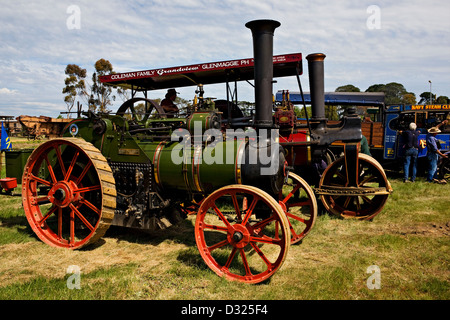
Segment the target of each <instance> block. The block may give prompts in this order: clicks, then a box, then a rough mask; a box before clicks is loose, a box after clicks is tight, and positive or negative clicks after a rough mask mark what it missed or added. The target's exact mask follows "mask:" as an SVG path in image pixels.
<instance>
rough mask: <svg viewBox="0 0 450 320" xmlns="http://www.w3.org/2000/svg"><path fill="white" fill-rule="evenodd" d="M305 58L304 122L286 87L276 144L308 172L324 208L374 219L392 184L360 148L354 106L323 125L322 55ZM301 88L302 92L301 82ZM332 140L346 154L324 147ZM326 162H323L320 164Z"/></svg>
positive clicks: (292, 163)
mask: <svg viewBox="0 0 450 320" xmlns="http://www.w3.org/2000/svg"><path fill="white" fill-rule="evenodd" d="M306 59H307V60H308V70H309V82H310V90H311V111H312V117H311V119H308V117H306V121H303V123H300V122H299V123H298V122H297V121H294V119H295V116H294V111H293V107H292V104H290V101H289V93H288V92H285V94H284V96H283V101H282V103H281V106H280V107H279V108H278V109H277V110H276V112H275V116H274V118H275V123H276V124H278V126H279V127H280V144H281V145H282V146H283V147H284V148H285V150H286V152H287V155H286V159H287V161H288V163H289V165H290V166H292V167H293V168H294V171H295V172H298V173H300V175H301V176H303V177H305V178H306V176H308V177H309V179H308V183H310V184H314V185H315V189H314V193H315V194H316V195H317V196H318V197H319V198H320V200H321V203H322V204H323V205H324V207H325V209H326V210H327V211H328V212H330V213H333V214H335V215H337V216H339V217H342V218H356V219H360V220H370V219H373V218H374V217H375V216H376V215H377V214H378V213H380V212H381V210H382V209H383V207H384V205H385V203H386V200H387V198H388V196H389V195H390V194H391V193H392V191H393V190H392V187H391V185H390V183H389V181H388V179H387V177H386V174H385V173H384V170H383V168H382V166H381V165H380V164H379V163H378V161H376V160H375V159H374V158H372V157H371V156H368V155H366V154H362V153H360V152H359V151H360V141H361V138H362V133H361V119H360V118H359V116H358V115H357V114H356V113H355V110H353V109H349V112H348V115H347V116H344V117H343V118H342V119H341V121H340V123H338V124H335V125H327V119H326V118H325V102H324V97H325V95H324V59H325V55H324V54H321V53H317V54H310V55H308V56H307V57H306ZM297 76H298V75H297ZM298 82H299V85H300V81H298ZM300 92H301V93H302V92H303V91H302V89H301V85H300ZM303 100H304V99H303ZM305 109H306V105H305ZM305 112H306V111H305ZM333 142H341V143H344V156H343V157H341V158H339V159H337V160H335V159H334V156H333V154H332V153H331V152H329V150H328V147H329V146H330V145H331V144H332V143H333ZM324 162H325V163H326V168H325V167H324V168H321V163H324ZM321 169H322V170H321ZM311 172H312V175H311ZM314 176H315V177H314Z"/></svg>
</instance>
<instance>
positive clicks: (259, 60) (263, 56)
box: [245, 20, 281, 128]
mask: <svg viewBox="0 0 450 320" xmlns="http://www.w3.org/2000/svg"><path fill="white" fill-rule="evenodd" d="M280 25H281V24H280V23H279V22H278V21H274V20H254V21H250V22H247V23H246V24H245V26H246V27H247V28H249V29H250V30H251V31H252V35H253V55H254V59H255V106H256V107H255V111H256V114H255V126H256V127H257V128H264V127H266V128H269V127H272V125H273V122H272V81H273V33H274V31H275V29H276V28H278V27H279V26H280Z"/></svg>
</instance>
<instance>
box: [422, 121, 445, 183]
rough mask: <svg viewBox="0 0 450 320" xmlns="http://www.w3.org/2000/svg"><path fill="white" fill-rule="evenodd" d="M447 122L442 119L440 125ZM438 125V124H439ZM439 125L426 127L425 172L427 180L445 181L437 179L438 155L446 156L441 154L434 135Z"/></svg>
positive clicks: (437, 131) (438, 131)
mask: <svg viewBox="0 0 450 320" xmlns="http://www.w3.org/2000/svg"><path fill="white" fill-rule="evenodd" d="M445 123H447V120H445V121H443V122H442V123H441V124H440V125H442V124H445ZM440 125H439V126H440ZM439 126H436V127H433V128H430V129H428V134H427V150H428V152H427V158H428V174H427V182H436V183H447V182H446V181H445V180H438V179H437V164H438V159H439V156H441V157H443V158H448V156H447V155H445V154H443V153H442V152H441V151H440V150H439V148H438V146H437V139H436V135H437V134H438V133H440V132H441V130H439Z"/></svg>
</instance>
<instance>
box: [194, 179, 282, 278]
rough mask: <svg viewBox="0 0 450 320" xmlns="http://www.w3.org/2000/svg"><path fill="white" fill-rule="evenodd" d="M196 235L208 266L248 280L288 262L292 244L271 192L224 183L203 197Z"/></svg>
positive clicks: (221, 274)
mask: <svg viewBox="0 0 450 320" xmlns="http://www.w3.org/2000/svg"><path fill="white" fill-rule="evenodd" d="M195 239H196V242H197V247H198V249H199V251H200V254H201V256H202V258H203V260H204V261H205V262H206V264H207V265H208V267H209V268H211V269H212V270H213V271H214V272H215V273H216V274H218V275H219V276H221V277H225V278H227V279H229V280H236V281H240V282H245V283H259V282H262V281H265V280H267V279H268V278H270V277H271V276H272V275H273V274H274V273H275V272H276V271H277V270H278V269H279V268H280V267H281V265H282V264H283V262H284V259H285V258H286V255H287V252H288V249H289V245H290V233H289V227H288V222H287V219H286V216H285V214H284V212H283V210H282V208H281V207H280V205H279V204H278V203H277V201H275V199H274V198H273V197H271V196H270V195H268V194H267V193H266V192H264V191H262V190H260V189H258V188H256V187H252V186H245V185H230V186H227V187H223V188H221V189H219V190H216V191H215V192H213V193H212V194H211V195H209V196H208V197H207V198H206V199H205V200H204V201H203V202H202V204H201V206H200V209H199V211H198V214H197V219H196V223H195Z"/></svg>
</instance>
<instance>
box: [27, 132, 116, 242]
mask: <svg viewBox="0 0 450 320" xmlns="http://www.w3.org/2000/svg"><path fill="white" fill-rule="evenodd" d="M115 196H116V189H115V184H114V178H113V175H112V171H111V168H110V167H109V165H108V163H107V161H106V159H105V157H104V156H103V155H102V154H101V152H100V151H99V150H98V149H97V148H95V147H94V146H93V145H92V144H90V143H88V142H86V141H85V140H83V139H79V138H64V139H54V140H50V141H48V142H44V143H43V144H41V145H40V146H39V147H38V148H36V149H35V150H34V151H33V153H32V154H31V155H30V157H29V159H28V162H27V164H26V166H25V170H24V174H23V178H22V202H23V207H24V210H25V215H26V217H27V220H28V223H29V224H30V226H31V228H32V229H33V231H34V232H35V233H36V235H37V236H38V237H39V238H40V239H41V240H42V241H43V242H45V243H47V244H49V245H52V246H55V247H62V248H70V249H79V248H81V247H84V246H86V245H88V244H91V243H93V242H95V241H96V240H98V239H99V238H100V237H101V236H103V235H104V233H105V232H106V230H107V229H108V227H109V226H110V224H111V222H112V219H113V217H114V210H115V207H116V202H115Z"/></svg>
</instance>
